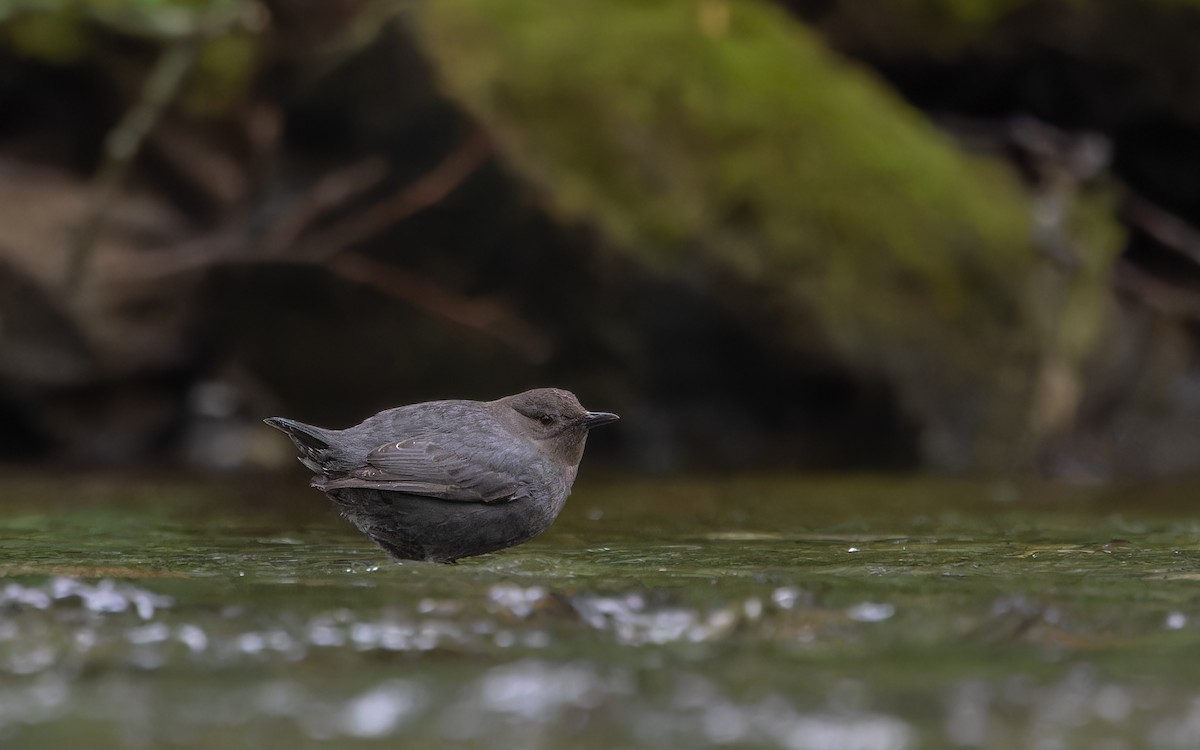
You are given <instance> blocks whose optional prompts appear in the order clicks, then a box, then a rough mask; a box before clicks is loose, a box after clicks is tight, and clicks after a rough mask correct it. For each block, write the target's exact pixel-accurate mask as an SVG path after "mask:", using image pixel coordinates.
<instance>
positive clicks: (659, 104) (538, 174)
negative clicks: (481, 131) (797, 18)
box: [421, 0, 1105, 468]
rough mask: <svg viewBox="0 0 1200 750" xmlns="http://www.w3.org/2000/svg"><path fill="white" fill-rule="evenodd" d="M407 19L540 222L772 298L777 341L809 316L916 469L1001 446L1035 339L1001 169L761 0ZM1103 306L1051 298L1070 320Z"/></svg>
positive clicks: (1021, 237) (1023, 401)
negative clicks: (863, 381)
mask: <svg viewBox="0 0 1200 750" xmlns="http://www.w3.org/2000/svg"><path fill="white" fill-rule="evenodd" d="M421 23H422V27H423V32H424V37H425V39H426V43H427V46H428V50H429V52H430V55H431V57H432V58H433V59H434V60H435V62H436V64H437V65H438V68H439V72H440V76H441V79H442V81H443V83H444V86H445V88H446V89H447V90H448V92H449V93H450V94H451V95H452V96H453V97H455V98H456V99H457V100H458V101H459V102H460V103H461V104H462V105H463V106H464V107H465V108H467V109H468V110H469V111H470V112H472V113H473V114H474V116H475V117H477V118H478V119H479V120H480V121H481V122H482V123H483V124H484V126H485V127H486V128H487V129H488V130H489V132H490V133H491V134H492V136H493V137H494V138H495V139H496V141H497V142H498V144H499V147H500V150H501V152H502V154H503V156H504V158H505V159H506V160H507V161H508V163H509V164H510V166H511V168H512V169H514V171H516V172H517V173H519V174H520V175H522V176H523V177H524V178H525V179H526V180H527V181H528V182H529V183H530V184H531V185H533V186H535V187H536V188H537V189H538V190H539V192H540V194H541V196H542V197H543V199H544V202H545V204H546V205H547V206H548V207H549V208H550V209H551V210H552V211H554V212H555V213H557V215H559V216H560V217H561V218H562V219H563V220H564V221H569V222H583V223H588V224H593V225H596V226H599V227H600V228H602V229H603V230H604V231H605V233H606V234H607V235H608V236H609V237H610V238H611V246H612V247H613V248H614V250H615V251H617V252H620V253H623V254H625V255H627V256H628V257H630V258H632V259H634V260H636V261H637V262H639V263H641V264H643V265H644V266H645V267H646V268H648V269H651V270H654V271H656V272H661V273H669V274H677V275H681V276H685V275H693V276H694V275H697V274H699V275H702V276H707V277H708V278H728V279H730V280H731V281H732V282H736V283H732V284H731V286H737V287H739V288H742V289H747V288H749V289H755V288H758V289H763V290H768V291H771V292H777V293H779V294H780V295H781V296H782V298H783V299H785V300H786V301H787V302H786V305H785V306H784V309H783V310H782V313H783V314H782V316H781V319H780V320H779V331H778V335H779V336H780V337H781V339H782V338H786V337H788V336H789V335H791V331H793V330H800V329H802V328H804V327H805V326H807V325H809V324H810V323H811V322H812V321H814V320H815V321H816V323H817V325H818V326H819V328H820V330H821V332H822V334H823V336H824V337H826V338H827V339H828V341H830V342H832V344H833V348H834V350H835V351H836V353H837V354H836V355H837V356H839V357H843V358H845V359H846V360H847V361H850V362H852V363H854V365H855V366H857V367H861V368H864V369H868V370H872V371H877V372H878V371H882V372H884V373H887V375H888V377H889V378H891V379H892V380H893V382H894V383H895V386H896V388H897V389H898V392H899V393H900V394H901V395H902V397H903V398H904V399H905V402H906V403H907V404H908V405H909V407H910V408H911V409H912V411H913V412H914V414H915V415H916V416H917V417H918V419H920V420H921V421H922V423H923V424H924V425H925V427H926V433H927V438H928V439H927V445H926V453H927V458H928V459H929V461H930V462H931V463H932V464H934V465H940V466H945V467H960V468H965V467H996V466H1002V465H1009V464H1011V463H1012V462H1013V461H1014V460H1020V458H1021V457H1022V456H1020V455H1018V454H1022V451H1021V450H1018V449H1015V448H1013V446H1014V445H1019V444H1021V443H1023V442H1027V441H1025V440H1024V438H1026V437H1028V435H1027V431H1028V429H1029V426H1030V421H1031V420H1030V414H1029V412H1028V408H1031V404H1032V393H1033V390H1034V388H1035V385H1034V384H1035V382H1036V380H1037V371H1038V368H1039V366H1040V364H1039V363H1040V359H1041V357H1042V356H1043V353H1044V349H1045V344H1046V339H1047V336H1050V337H1055V336H1057V335H1059V334H1058V332H1056V331H1051V332H1047V326H1046V324H1045V320H1044V319H1041V315H1040V314H1034V313H1031V312H1030V310H1029V309H1028V308H1029V306H1028V305H1027V301H1028V300H1027V295H1029V294H1031V293H1033V290H1034V289H1036V288H1038V287H1037V285H1031V284H1030V280H1031V278H1033V276H1034V275H1035V274H1036V272H1038V271H1039V269H1041V268H1042V267H1043V266H1044V261H1043V260H1042V259H1041V257H1040V256H1039V255H1038V253H1037V252H1036V251H1035V250H1034V248H1033V245H1032V243H1031V241H1030V239H1029V237H1030V227H1029V224H1030V219H1029V217H1030V206H1029V205H1028V199H1027V197H1026V195H1025V194H1024V192H1023V191H1022V189H1021V187H1020V186H1019V185H1018V183H1017V181H1016V178H1015V177H1014V176H1013V175H1012V174H1011V173H1010V172H1008V171H1007V170H1006V169H1005V168H1003V167H1001V166H999V165H997V164H995V163H989V162H984V161H982V160H978V159H974V158H970V157H968V156H966V155H964V154H963V153H961V152H960V151H959V150H958V149H957V148H956V147H955V146H954V145H953V144H951V143H950V142H948V140H947V139H946V138H945V137H944V136H943V135H942V134H941V133H940V132H939V131H937V130H936V129H935V128H934V127H933V126H932V125H931V124H930V123H929V122H928V121H927V120H926V119H925V118H924V117H923V116H922V115H921V114H920V113H918V112H916V111H915V110H913V109H911V108H910V107H909V106H907V105H906V104H905V103H904V102H902V101H901V100H900V99H899V98H898V97H897V96H895V95H894V94H893V93H891V92H890V91H889V90H888V89H887V88H886V87H885V86H884V85H882V84H881V83H880V82H879V81H877V80H876V79H875V78H873V77H872V76H871V75H870V74H869V73H866V72H864V71H863V70H861V69H858V68H856V67H854V66H852V65H851V64H849V63H847V62H845V61H843V60H840V59H838V58H836V57H835V56H834V55H832V54H831V53H830V52H828V51H827V50H826V48H825V47H824V46H823V44H822V43H821V42H820V41H819V40H818V39H817V38H815V37H814V35H813V34H812V33H811V32H809V31H808V30H807V29H806V28H805V27H803V26H802V25H800V24H797V23H796V22H794V21H793V20H791V19H790V18H789V17H788V16H786V15H785V14H784V13H783V12H781V11H779V10H777V9H775V8H774V7H772V6H769V5H767V4H765V3H759V2H750V1H749V0H740V1H739V2H736V3H734V2H724V1H722V0H614V1H613V2H607V3H587V2H581V1H578V0H575V1H569V2H562V3H553V4H545V3H535V2H531V1H530V0H510V1H509V2H505V3H492V2H484V1H483V0H438V2H433V3H427V4H426V5H425V6H423V12H422V15H421ZM1101 277H1102V274H1084V275H1081V276H1080V278H1081V279H1082V280H1083V281H1082V283H1085V284H1088V285H1091V286H1093V287H1094V286H1096V285H1099V284H1102V283H1103V281H1102V280H1100V281H1097V279H1098V278H1101ZM714 286H716V287H719V286H721V284H720V283H717V284H714ZM714 293H715V294H721V293H723V292H722V290H719V289H715V290H714ZM1078 298H1080V295H1073V297H1072V299H1078ZM1104 308H1105V305H1104V304H1102V303H1096V304H1092V305H1090V306H1089V309H1085V310H1082V311H1081V310H1079V309H1073V310H1072V315H1073V316H1075V317H1079V316H1081V315H1082V317H1083V318H1084V319H1085V320H1086V323H1085V324H1082V325H1080V328H1081V329H1083V330H1094V329H1095V328H1096V325H1095V319H1096V318H1097V317H1098V316H1101V315H1102V314H1103V310H1104ZM1073 325H1079V324H1078V323H1073ZM1053 327H1054V326H1053V324H1052V325H1051V326H1050V328H1051V329H1053ZM1081 348H1082V349H1084V350H1086V349H1087V348H1088V347H1087V346H1083V347H1081ZM1076 359H1078V358H1076ZM1027 407H1028V408H1027Z"/></svg>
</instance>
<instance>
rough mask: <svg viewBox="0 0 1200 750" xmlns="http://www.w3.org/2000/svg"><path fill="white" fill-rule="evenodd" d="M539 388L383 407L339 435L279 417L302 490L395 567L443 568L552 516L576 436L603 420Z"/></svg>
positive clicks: (519, 537) (580, 442)
mask: <svg viewBox="0 0 1200 750" xmlns="http://www.w3.org/2000/svg"><path fill="white" fill-rule="evenodd" d="M616 420H617V415H616V414H610V413H608V412H590V411H587V410H586V409H584V408H583V407H582V406H581V405H580V404H579V400H578V399H576V398H575V395H574V394H572V393H570V392H569V391H563V390H559V389H557V388H539V389H536V390H532V391H525V392H524V393H518V394H516V395H515V396H507V397H505V398H502V399H498V400H496V401H486V402H484V401H430V402H427V403H422V404H412V405H410V406H401V407H399V408H396V409H388V410H386V411H382V412H380V413H379V414H376V415H375V416H373V417H371V418H369V419H367V420H365V421H364V422H362V423H361V424H359V425H356V426H354V427H350V428H348V429H345V430H327V429H324V428H321V427H314V426H312V425H307V424H303V423H301V422H296V421H294V420H291V419H285V418H283V417H271V418H270V419H267V420H265V421H266V423H267V424H269V425H271V426H272V427H275V428H276V429H279V430H282V431H283V432H285V433H287V435H288V437H290V438H291V439H292V442H293V443H294V444H295V446H296V450H297V451H298V453H299V458H300V462H301V463H302V464H304V465H305V466H307V467H308V468H309V469H311V470H312V471H313V472H314V473H315V474H316V476H315V477H313V481H312V486H313V487H316V488H317V489H319V490H321V491H323V492H324V493H325V494H326V495H327V496H329V498H330V499H331V500H333V502H334V503H336V504H337V506H338V507H339V508H340V509H341V511H342V514H343V515H345V516H346V518H348V519H349V520H350V521H352V522H353V523H354V525H356V526H357V527H358V528H359V529H360V530H361V531H362V532H363V533H365V534H366V535H367V536H369V537H371V538H372V539H373V540H375V542H376V543H377V544H379V546H380V547H383V548H384V549H385V550H387V551H388V552H389V553H391V554H392V555H393V556H395V557H396V558H399V559H401V560H433V561H438V562H450V561H453V560H456V559H458V558H460V557H470V556H472V555H482V554H484V553H487V552H494V551H496V550H499V549H504V548H506V547H512V546H513V545H517V544H521V543H522V542H527V541H529V540H530V539H532V538H533V537H535V536H537V535H538V534H540V533H542V532H543V531H545V530H546V529H547V528H549V526H550V524H551V523H553V521H554V519H555V518H557V517H558V513H559V511H560V510H562V507H563V503H564V502H565V501H566V499H567V495H568V494H570V492H571V485H572V484H574V482H575V474H576V472H577V471H578V468H579V461H580V459H581V458H583V447H584V443H585V442H586V440H587V433H588V430H590V429H591V428H593V427H598V426H600V425H602V424H608V423H609V422H615V421H616Z"/></svg>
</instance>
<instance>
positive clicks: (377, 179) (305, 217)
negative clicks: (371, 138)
mask: <svg viewBox="0 0 1200 750" xmlns="http://www.w3.org/2000/svg"><path fill="white" fill-rule="evenodd" d="M387 176H388V164H387V160H386V159H384V158H383V157H381V156H371V157H368V158H366V159H363V160H361V161H358V162H355V163H354V164H351V165H350V166H348V167H344V168H342V169H338V170H336V171H334V172H333V173H331V174H328V175H326V176H324V177H322V178H321V179H320V180H319V181H317V184H316V185H314V186H313V187H312V188H311V189H309V190H308V191H307V192H306V193H305V194H304V196H303V197H302V198H301V199H300V200H299V201H297V202H296V204H295V205H294V206H292V209H291V211H289V212H288V214H287V215H286V216H284V217H283V218H282V219H280V220H279V221H277V222H275V223H274V224H273V225H272V226H271V228H270V229H268V230H267V232H266V233H265V234H264V235H263V236H262V239H260V240H259V241H258V248H257V252H258V254H260V255H262V256H266V257H277V256H281V255H283V254H284V253H285V252H286V251H287V249H288V248H289V247H291V246H292V245H294V244H295V243H296V242H297V240H298V239H299V238H300V236H301V235H303V234H304V232H306V231H308V229H309V228H310V227H311V226H313V225H314V224H315V223H316V222H317V221H318V220H320V218H321V217H322V216H325V215H327V214H328V213H329V212H330V211H333V210H334V209H337V208H341V207H342V206H345V205H346V204H347V203H349V202H350V201H352V200H353V199H355V198H357V197H358V196H360V195H362V194H363V193H365V192H367V191H368V190H370V189H371V188H373V187H375V186H377V185H379V184H380V183H381V182H383V180H384V179H386V178H387Z"/></svg>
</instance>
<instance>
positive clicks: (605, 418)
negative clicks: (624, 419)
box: [583, 411, 620, 430]
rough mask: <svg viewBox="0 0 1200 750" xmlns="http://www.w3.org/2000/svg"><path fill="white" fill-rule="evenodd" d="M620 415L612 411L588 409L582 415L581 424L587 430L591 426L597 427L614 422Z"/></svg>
mask: <svg viewBox="0 0 1200 750" xmlns="http://www.w3.org/2000/svg"><path fill="white" fill-rule="evenodd" d="M618 419H620V417H618V416H617V415H616V414H613V413H612V412H607V411H589V412H588V413H587V414H586V415H584V417H583V426H584V427H586V428H588V429H589V430H590V429H592V428H593V427H599V426H600V425H602V424H609V423H611V422H616V421H617V420H618Z"/></svg>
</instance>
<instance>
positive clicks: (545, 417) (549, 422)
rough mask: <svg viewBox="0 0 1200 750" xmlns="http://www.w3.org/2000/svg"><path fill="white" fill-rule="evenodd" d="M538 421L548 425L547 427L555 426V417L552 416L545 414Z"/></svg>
mask: <svg viewBox="0 0 1200 750" xmlns="http://www.w3.org/2000/svg"><path fill="white" fill-rule="evenodd" d="M537 420H538V421H539V422H541V423H542V424H544V425H546V426H547V427H549V426H550V425H552V424H554V417H552V416H550V415H549V414H543V415H541V416H540V417H538V418H537Z"/></svg>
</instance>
